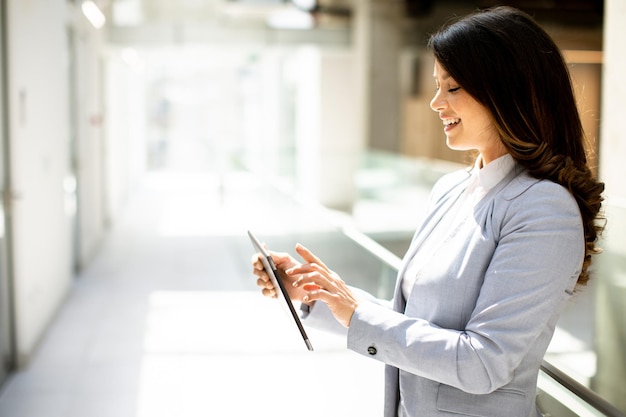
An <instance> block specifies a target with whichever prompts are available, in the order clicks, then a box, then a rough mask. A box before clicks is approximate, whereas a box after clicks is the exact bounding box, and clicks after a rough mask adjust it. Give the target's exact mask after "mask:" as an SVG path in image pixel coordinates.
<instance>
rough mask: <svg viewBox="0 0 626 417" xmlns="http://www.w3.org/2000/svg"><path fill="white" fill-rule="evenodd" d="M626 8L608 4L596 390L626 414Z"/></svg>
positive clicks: (615, 1)
mask: <svg viewBox="0 0 626 417" xmlns="http://www.w3.org/2000/svg"><path fill="white" fill-rule="evenodd" d="M625 19H626V2H624V1H623V0H607V1H605V3H604V67H603V69H604V72H603V81H602V83H603V88H602V119H601V125H600V131H601V140H600V177H601V179H602V181H604V183H605V185H606V193H605V197H606V200H605V204H604V208H605V212H606V218H607V226H606V230H605V232H604V235H603V240H602V242H601V243H600V246H601V247H602V249H603V250H604V252H603V253H602V254H601V255H600V256H599V257H598V261H599V262H598V271H599V273H598V274H597V275H596V278H597V282H596V283H595V285H596V302H595V305H596V312H595V313H596V326H595V329H594V333H595V343H596V351H597V353H598V363H597V365H596V366H597V374H596V378H595V379H594V381H593V385H594V389H595V390H596V391H597V392H599V393H600V395H601V396H602V397H603V398H605V399H607V400H608V401H610V402H611V403H613V404H614V405H616V406H617V407H619V408H620V409H621V410H626V395H625V393H626V388H625V387H624V380H626V356H624V347H625V346H624V340H626V326H625V325H624V321H625V317H626V303H625V302H624V300H626V270H625V268H624V265H625V262H624V260H626V187H624V178H626V164H624V160H625V159H626V130H625V129H624V122H623V120H624V115H625V114H626V101H625V100H624V97H625V95H626V85H625V84H624V74H626V56H625V55H624V38H626V26H625V25H624V20H625Z"/></svg>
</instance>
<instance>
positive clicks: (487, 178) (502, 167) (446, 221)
mask: <svg viewBox="0 0 626 417" xmlns="http://www.w3.org/2000/svg"><path fill="white" fill-rule="evenodd" d="M481 165H482V158H481V157H478V158H476V163H475V164H474V167H473V168H472V172H471V177H470V180H469V182H468V185H467V188H466V189H465V191H463V194H462V195H461V196H460V198H459V199H458V200H457V201H456V202H455V203H454V204H453V205H452V206H451V207H450V209H449V210H448V212H447V213H446V214H445V215H444V216H443V217H442V221H441V222H440V223H439V224H438V225H437V227H436V228H435V229H434V230H433V232H432V234H431V235H430V236H429V237H428V239H426V240H425V241H424V243H423V244H422V246H421V247H420V249H419V250H418V251H417V252H416V253H415V256H414V257H413V258H412V259H411V260H410V262H409V266H408V268H407V269H406V272H405V274H404V276H403V277H402V294H403V295H404V298H405V299H407V300H408V299H409V296H410V295H411V291H412V289H413V286H414V284H415V280H416V279H417V274H418V272H419V271H420V269H421V268H422V266H423V265H425V264H426V262H428V259H429V258H430V255H431V253H432V251H433V250H434V249H435V248H437V247H438V246H439V245H440V244H441V243H443V240H444V239H445V238H446V236H447V235H448V233H449V232H450V231H451V230H452V229H453V227H455V226H456V225H457V223H458V222H459V219H462V218H464V217H465V216H466V215H467V214H468V213H469V212H470V211H472V210H473V209H474V207H475V206H476V204H477V203H478V202H479V201H480V200H481V199H482V198H483V197H484V196H485V194H487V192H489V190H491V189H492V188H493V187H495V186H496V184H498V183H499V182H500V181H502V180H503V179H504V177H506V176H507V174H508V173H509V172H510V171H511V170H512V169H513V167H514V166H515V161H514V160H513V157H511V155H509V154H506V155H504V156H501V157H500V158H498V159H496V160H494V161H491V162H490V163H489V164H487V165H486V166H484V167H482V168H480V166H481Z"/></svg>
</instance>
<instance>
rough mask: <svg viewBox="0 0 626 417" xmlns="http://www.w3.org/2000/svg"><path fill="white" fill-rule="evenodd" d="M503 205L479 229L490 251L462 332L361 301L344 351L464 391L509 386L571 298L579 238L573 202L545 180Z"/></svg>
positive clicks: (580, 229) (481, 391)
mask: <svg viewBox="0 0 626 417" xmlns="http://www.w3.org/2000/svg"><path fill="white" fill-rule="evenodd" d="M501 206H502V207H503V208H502V209H501V211H500V212H497V213H496V212H494V213H493V216H491V217H492V218H491V219H490V220H489V221H490V223H489V224H487V225H484V226H483V227H485V233H486V234H491V236H492V237H493V238H494V239H495V240H496V246H495V250H494V251H493V254H491V259H490V261H489V262H488V264H487V265H488V266H487V269H486V271H484V279H483V284H482V286H481V287H480V291H479V294H478V297H477V299H475V300H474V299H472V300H467V302H468V303H472V305H471V306H470V309H471V308H473V310H472V312H471V316H470V318H469V320H468V322H467V324H466V326H465V328H464V329H460V330H459V329H447V328H442V327H440V326H437V325H435V324H433V323H431V322H429V321H426V320H424V319H420V318H411V317H407V316H406V315H404V314H403V313H401V312H396V311H393V310H390V309H387V308H385V307H383V306H380V305H376V304H374V303H363V304H361V305H359V307H358V308H357V310H356V311H355V314H354V316H353V318H352V321H351V323H350V328H349V331H348V347H349V348H350V349H352V350H354V351H356V352H358V353H361V354H363V355H365V356H371V357H374V358H375V359H377V360H380V361H382V362H384V363H386V364H388V365H391V366H394V367H397V368H399V369H402V370H404V371H407V372H410V373H412V374H415V375H419V376H422V377H425V378H428V379H431V380H435V381H438V382H440V383H444V384H447V385H451V386H454V387H456V388H459V389H461V390H463V391H466V392H469V393H475V394H486V393H490V392H492V391H494V390H496V389H498V388H500V387H502V386H504V385H505V384H507V383H508V382H510V381H511V379H512V378H513V375H514V371H515V369H516V367H517V366H518V365H519V364H520V363H521V361H522V360H523V359H524V357H525V356H526V355H527V354H528V353H529V351H530V350H531V349H534V347H533V342H534V341H535V340H536V339H537V338H538V337H539V335H540V334H541V333H542V332H543V331H545V326H546V323H547V322H548V321H550V320H555V317H558V313H559V310H560V309H561V307H562V305H563V302H564V300H565V299H567V298H569V296H570V295H571V291H572V290H573V287H574V285H575V283H576V280H577V278H578V275H579V273H580V269H581V265H582V260H583V256H584V234H583V227H582V222H581V218H580V212H579V210H578V206H577V204H576V202H575V200H574V199H573V197H572V196H571V195H570V194H569V192H568V191H567V190H565V189H564V188H563V187H561V186H559V185H557V184H554V183H551V182H549V181H539V182H536V183H535V184H534V185H532V186H530V187H529V188H528V189H526V190H525V191H523V192H522V193H521V194H520V195H516V196H513V197H512V198H511V199H510V201H506V202H504V203H503V204H501ZM469 256H471V255H469ZM480 256H483V255H480ZM451 261H455V260H451ZM441 302H445V296H444V295H443V294H442V298H441ZM472 306H473V307H472ZM544 353H545V351H544V352H541V353H538V355H541V356H543V354H544Z"/></svg>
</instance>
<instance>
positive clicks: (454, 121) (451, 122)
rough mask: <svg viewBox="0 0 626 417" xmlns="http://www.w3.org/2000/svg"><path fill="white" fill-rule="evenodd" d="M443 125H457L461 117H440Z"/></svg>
mask: <svg viewBox="0 0 626 417" xmlns="http://www.w3.org/2000/svg"><path fill="white" fill-rule="evenodd" d="M442 122H443V125H444V126H450V125H457V124H459V123H460V122H461V119H442Z"/></svg>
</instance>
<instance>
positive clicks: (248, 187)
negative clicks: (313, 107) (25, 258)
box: [0, 174, 383, 417]
mask: <svg viewBox="0 0 626 417" xmlns="http://www.w3.org/2000/svg"><path fill="white" fill-rule="evenodd" d="M221 180H222V181H219V179H216V178H214V177H210V176H202V175H200V176H190V175H182V174H181V175H174V174H170V175H157V174H155V175H153V176H151V177H149V178H147V180H146V182H145V183H144V184H142V185H141V186H140V187H139V188H138V190H137V193H135V195H134V198H132V199H131V201H130V203H129V206H128V208H127V210H126V211H125V212H124V215H123V216H122V218H121V219H120V221H119V222H117V223H116V225H115V227H113V228H112V230H111V231H110V233H109V234H108V236H107V237H106V239H105V240H104V242H103V244H102V247H101V250H100V251H99V252H98V254H97V255H96V256H95V258H94V259H93V261H92V262H91V263H90V264H89V265H87V267H86V268H85V269H84V270H83V271H82V272H81V273H80V275H79V276H78V277H76V280H75V285H74V287H73V289H72V291H71V292H70V294H69V295H68V298H67V301H66V303H65V304H64V305H63V307H62V308H61V310H60V311H59V312H58V315H57V316H56V318H55V319H54V321H53V323H52V324H51V326H50V329H49V331H48V332H47V334H46V335H45V337H44V338H43V340H42V342H41V344H40V347H39V349H38V350H37V352H36V354H35V355H34V357H33V358H32V361H31V362H30V364H29V365H28V366H27V367H26V368H25V369H23V370H21V371H19V372H18V373H16V374H14V375H12V376H11V378H10V379H9V381H8V383H6V384H5V385H4V387H3V389H2V392H0V417H43V416H45V417H161V416H163V417H165V416H167V417H172V416H184V417H195V416H204V417H206V416H238V417H239V416H252V415H254V416H270V415H271V416H273V417H280V416H292V415H298V416H299V417H305V416H346V415H351V416H364V417H367V416H379V415H381V410H382V390H383V387H382V382H383V381H382V372H383V368H382V365H381V364H379V363H377V362H374V361H372V360H369V359H367V358H364V357H361V356H359V355H357V354H355V353H353V352H349V351H347V350H346V349H345V348H344V345H345V341H342V340H341V339H340V338H335V337H331V336H328V335H325V334H321V333H316V332H315V331H313V330H309V335H310V338H311V341H312V343H313V345H314V347H315V351H314V352H309V351H307V350H306V348H305V346H304V343H303V342H302V340H301V339H300V338H299V335H298V334H297V330H296V329H295V327H294V326H292V323H290V322H289V321H288V318H287V317H286V316H285V314H284V311H283V310H282V308H280V306H279V305H278V304H277V303H276V302H275V301H274V300H270V299H266V298H264V297H262V296H261V295H260V294H259V292H258V291H257V290H256V287H255V285H254V280H253V278H252V276H251V274H250V271H249V270H250V266H249V259H250V256H251V254H252V249H251V246H250V242H249V241H248V240H247V236H246V235H245V231H246V229H247V228H254V230H255V231H256V232H257V234H259V235H261V236H264V235H267V234H270V232H271V233H279V231H277V229H279V228H280V227H279V226H278V223H275V224H273V225H271V227H270V226H269V225H268V224H267V222H265V221H264V219H266V218H267V216H268V214H271V215H272V218H274V219H281V222H280V226H281V227H284V228H289V227H291V228H293V227H296V225H295V224H293V223H294V222H295V221H296V220H297V218H294V216H293V214H290V213H287V212H285V213H281V212H280V209H277V208H276V205H275V204H274V205H272V204H271V203H272V202H275V201H274V200H273V199H272V198H269V197H267V196H266V195H265V194H264V191H262V190H261V189H260V188H258V187H257V186H256V184H257V183H256V181H257V180H255V179H254V178H250V177H246V176H240V177H238V176H235V177H233V178H229V179H228V180H227V184H226V186H225V185H224V179H223V178H222V179H221ZM252 201H254V202H255V203H254V204H251V202H252ZM270 208H271V211H270ZM277 210H278V211H277ZM297 223H298V224H297V226H299V227H307V223H306V222H302V221H298V222H297Z"/></svg>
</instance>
